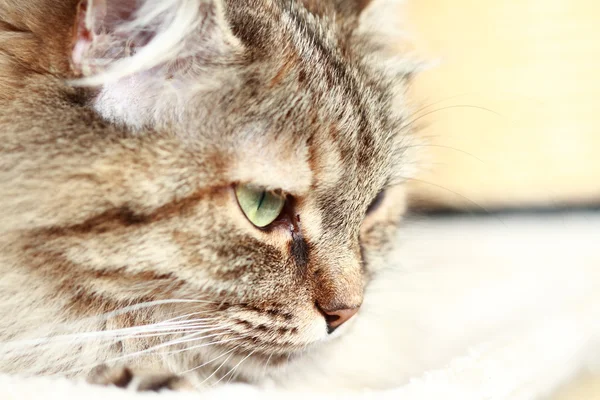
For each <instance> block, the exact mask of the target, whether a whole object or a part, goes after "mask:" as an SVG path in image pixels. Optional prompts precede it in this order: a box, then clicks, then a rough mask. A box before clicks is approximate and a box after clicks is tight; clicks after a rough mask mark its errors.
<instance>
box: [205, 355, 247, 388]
mask: <svg viewBox="0 0 600 400" xmlns="http://www.w3.org/2000/svg"><path fill="white" fill-rule="evenodd" d="M255 352H256V350H253V351H252V352H250V354H248V355H247V356H246V357H244V358H243V359H242V360H241V361H240V362H239V363H237V364H236V365H235V366H234V367H233V368H232V369H231V370H230V371H229V372H228V373H226V374H225V375H223V376H222V377H221V379H219V380H218V381H217V382H215V383H213V385H212V386H215V385H217V384H218V383H219V382H221V381H222V380H223V379H225V378H226V377H227V375H230V374H231V376H230V377H229V379H228V380H227V383H229V382H231V379H232V378H233V376H234V373H235V371H236V370H237V369H238V367H239V366H240V365H242V363H243V362H244V361H246V360H247V359H248V358H249V357H250V356H252V354H254V353H255Z"/></svg>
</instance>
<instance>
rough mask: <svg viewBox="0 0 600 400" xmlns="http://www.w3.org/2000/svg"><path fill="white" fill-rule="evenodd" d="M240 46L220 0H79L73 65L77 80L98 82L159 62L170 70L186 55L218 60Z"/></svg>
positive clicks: (104, 82) (117, 78)
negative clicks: (80, 0) (230, 27)
mask: <svg viewBox="0 0 600 400" xmlns="http://www.w3.org/2000/svg"><path fill="white" fill-rule="evenodd" d="M240 46H241V45H240V43H239V41H238V40H237V39H236V38H235V37H234V36H233V34H232V33H231V31H230V29H229V27H228V24H227V22H226V20H225V16H224V12H223V7H222V5H221V3H220V0H83V1H82V2H81V3H80V5H79V12H78V17H77V21H76V22H75V40H74V45H73V51H72V67H73V69H74V71H75V72H77V73H79V75H80V76H82V77H83V79H82V80H80V81H79V84H83V85H102V84H106V83H110V82H114V81H117V80H119V79H121V78H124V77H128V76H131V75H134V74H136V73H140V72H145V71H149V70H155V69H156V68H157V67H159V68H162V69H164V70H165V71H169V74H172V73H173V71H172V70H171V69H172V68H173V67H174V66H177V68H184V67H185V65H184V64H185V63H183V62H182V60H185V59H188V60H191V59H192V58H193V59H194V61H195V62H196V63H201V62H202V61H205V62H213V61H221V60H220V59H221V58H222V57H226V56H227V55H228V54H230V52H234V51H236V49H237V50H239V47H240Z"/></svg>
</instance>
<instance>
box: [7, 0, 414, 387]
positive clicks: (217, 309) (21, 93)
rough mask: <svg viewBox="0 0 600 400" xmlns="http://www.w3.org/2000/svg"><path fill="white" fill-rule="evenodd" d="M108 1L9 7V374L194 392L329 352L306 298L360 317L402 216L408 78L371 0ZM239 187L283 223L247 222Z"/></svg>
mask: <svg viewBox="0 0 600 400" xmlns="http://www.w3.org/2000/svg"><path fill="white" fill-rule="evenodd" d="M111 1H112V0H108V7H109V9H110V5H111ZM115 1H116V0H115ZM49 3H52V6H49ZM99 3H102V2H98V1H95V2H91V1H89V2H88V3H83V4H82V7H79V8H78V4H77V2H76V1H66V2H61V4H57V3H56V2H49V1H46V0H28V1H26V2H24V4H25V6H23V5H22V4H23V2H16V1H13V0H8V1H7V0H3V1H0V87H1V88H2V89H3V93H2V95H0V128H1V129H0V135H1V140H0V210H1V212H0V273H1V278H0V310H1V311H0V314H1V315H2V316H3V318H2V321H1V322H0V340H1V343H0V370H2V371H4V372H13V373H14V372H19V373H26V374H64V375H81V374H86V373H88V372H89V371H90V370H91V369H92V368H93V367H94V366H97V365H99V364H108V365H115V366H119V365H129V366H133V367H136V368H143V369H150V370H152V371H159V372H166V371H168V372H171V373H181V374H183V373H185V372H190V373H191V372H192V371H193V372H194V373H191V374H190V375H191V376H192V377H193V378H194V379H196V383H198V384H201V383H204V382H208V381H216V380H225V379H227V380H228V379H231V378H236V379H245V380H258V379H260V378H263V377H264V376H265V375H266V376H268V375H271V374H275V373H276V372H277V371H278V370H280V369H281V368H282V367H283V366H285V365H286V363H287V362H288V361H289V360H290V359H293V358H297V357H299V356H301V355H302V354H303V353H304V352H307V351H309V350H310V351H318V347H319V345H320V344H321V343H322V342H326V341H328V340H330V336H329V335H328V334H327V329H326V325H325V321H324V319H323V317H322V316H321V315H320V313H319V311H318V310H317V309H316V308H315V301H319V302H320V303H328V304H330V305H332V306H336V305H339V306H344V307H353V306H358V305H360V304H361V302H362V298H363V289H364V286H365V284H366V283H367V280H368V279H367V278H368V276H369V275H370V274H371V273H373V272H374V271H375V270H376V269H377V265H378V264H379V263H380V261H381V259H382V258H383V257H384V256H385V252H386V251H387V250H388V249H389V245H390V243H391V241H390V240H391V238H393V237H394V234H395V230H396V228H397V226H398V224H399V221H400V218H401V215H402V213H403V210H404V201H403V190H402V183H403V182H404V180H405V178H406V177H407V174H408V173H409V171H410V170H411V169H412V164H413V159H412V156H411V154H410V149H411V148H412V146H411V143H412V139H411V136H410V130H411V127H410V126H409V125H407V122H406V121H407V111H406V110H405V109H404V108H398V109H396V108H394V107H393V105H394V104H395V103H394V102H395V100H397V96H398V95H401V94H402V92H403V88H404V87H405V83H406V80H407V79H408V77H409V75H410V72H412V68H410V63H407V62H404V61H402V62H401V63H394V65H396V67H394V68H390V65H392V64H390V63H387V64H381V65H385V68H380V64H379V63H378V62H375V60H378V59H380V58H379V57H380V56H381V55H382V54H383V53H384V52H383V51H382V48H381V43H382V41H381V37H380V36H378V35H371V34H370V33H368V32H370V31H364V29H363V28H362V27H363V22H364V21H362V20H361V18H360V15H361V14H360V13H361V12H363V10H364V9H365V6H366V4H365V3H364V2H360V1H356V2H337V1H331V2H313V1H308V0H305V1H301V0H297V1H289V0H252V1H245V2H239V1H234V0H231V1H225V2H223V3H220V2H218V1H217V0H170V1H162V2H158V1H157V0H147V1H145V2H127V1H126V2H121V3H119V4H121V5H123V4H135V5H137V6H139V8H135V9H132V10H129V11H131V12H129V13H128V14H127V15H129V16H130V17H129V18H126V20H125V21H124V22H122V23H121V22H120V21H119V20H114V19H110V13H108V14H106V15H108V16H106V15H104V16H102V15H101V14H98V15H96V14H94V13H95V12H97V11H98V9H97V8H94V7H99V6H98V4H99ZM163 6H164V7H163ZM157 7H158V8H157ZM371 7H372V6H368V8H367V9H366V10H364V12H365V13H367V11H368V13H367V14H369V15H370V14H373V11H371ZM25 9H26V10H25ZM48 9H50V10H52V15H53V20H52V21H45V20H44V12H45V11H46V10H48ZM82 12H83V13H84V14H83V15H84V17H85V19H84V20H83V21H81V18H82V14H81V13H82ZM117 14H118V15H123V14H122V13H117ZM367 14H365V15H367ZM131 16H132V17H131ZM78 18H80V20H78ZM102 18H104V19H102ZM50 22H52V26H54V25H57V26H60V27H63V28H60V29H59V28H50V27H49V23H50ZM81 23H84V25H80V24H81ZM364 23H365V24H366V23H367V22H364ZM97 24H100V25H101V26H102V28H101V29H97ZM102 24H104V25H102ZM81 26H87V27H88V28H90V29H91V31H92V32H103V33H104V34H105V35H107V36H105V37H104V41H102V37H96V38H95V39H94V38H92V40H91V42H89V41H88V42H85V43H81V42H80V39H81V37H80V36H79V33H80V31H79V29H80V28H81ZM73 27H75V28H73ZM53 29H54V30H53ZM153 29H154V30H153ZM78 32H79V33H78ZM136 32H138V33H139V32H146V34H148V32H150V33H149V36H148V37H145V36H144V37H143V38H142V39H139V38H140V36H136ZM125 33H126V34H127V35H128V36H127V37H132V38H133V39H132V40H133V41H134V42H135V41H136V40H138V39H139V43H134V44H135V47H136V48H135V51H132V52H128V51H125V50H126V49H127V46H129V45H130V44H131V43H127V42H123V40H122V38H123V37H124V34H125ZM15 37H17V38H20V40H22V46H21V47H15V46H14V45H13V44H11V43H14V41H13V42H11V40H14V38H15ZM136 38H138V39H136ZM94 40H96V41H94ZM65 43H68V44H69V45H66V44H65ZM34 48H47V49H50V50H51V54H50V55H49V56H48V57H47V59H43V60H38V59H36V58H35V57H33V56H32V54H31V52H32V49H34ZM112 56H114V57H113V58H111V57H112ZM69 59H70V60H71V63H69ZM72 68H74V69H72ZM81 78H83V79H82V80H81ZM76 79H79V80H78V83H79V85H78V86H75V87H73V86H72V85H70V84H68V83H66V82H67V81H69V82H73V81H74V80H76ZM92 84H93V85H98V84H100V86H99V87H93V88H89V87H87V85H92ZM84 86H85V87H84ZM239 182H242V183H253V184H257V185H261V186H264V187H266V188H269V189H278V190H282V191H284V192H285V193H287V194H288V195H289V196H291V197H293V199H294V202H293V205H292V207H293V210H292V212H291V215H292V217H293V218H295V222H294V225H293V227H292V225H290V226H282V227H281V229H279V228H278V229H273V230H270V231H262V230H259V229H256V228H255V227H254V226H252V225H251V224H250V223H249V222H248V221H247V220H246V219H245V217H244V216H243V214H242V213H241V211H240V209H239V207H238V205H237V202H236V200H235V197H234V195H233V191H232V185H233V184H234V183H239ZM384 190H385V197H384V200H383V203H382V204H381V205H380V206H379V207H377V209H376V210H375V211H374V212H372V213H370V214H369V215H367V216H366V212H367V209H368V207H369V205H370V204H371V203H372V202H373V200H374V199H375V198H376V196H377V195H378V193H380V192H382V191H384ZM298 243H300V244H302V246H301V247H302V249H303V250H302V253H303V255H302V257H300V256H299V255H298V254H299V252H298V251H297V247H294V246H295V245H294V244H296V245H297V244H298ZM343 330H344V329H343V328H342V329H341V330H340V331H342V333H343ZM336 335H337V333H336Z"/></svg>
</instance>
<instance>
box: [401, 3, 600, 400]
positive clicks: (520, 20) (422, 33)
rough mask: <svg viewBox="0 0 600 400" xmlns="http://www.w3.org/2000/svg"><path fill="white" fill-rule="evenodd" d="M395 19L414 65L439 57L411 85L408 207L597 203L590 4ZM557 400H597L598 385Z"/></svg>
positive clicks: (595, 54) (415, 12)
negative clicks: (416, 133) (412, 172)
mask: <svg viewBox="0 0 600 400" xmlns="http://www.w3.org/2000/svg"><path fill="white" fill-rule="evenodd" d="M405 13H406V14H405V16H404V18H405V21H406V25H407V27H408V28H407V31H408V35H409V36H410V40H411V41H412V42H413V43H414V47H415V48H416V49H418V51H419V54H420V56H422V57H424V58H426V59H428V60H437V65H436V66H434V67H433V68H431V69H429V70H428V71H426V72H424V73H421V74H420V75H419V76H418V77H417V79H416V82H415V84H414V86H413V87H412V93H411V96H412V99H413V102H414V108H415V109H416V110H417V114H416V116H415V118H416V119H418V122H419V123H420V124H421V125H422V130H421V133H420V134H421V135H422V136H423V137H424V138H426V139H427V145H426V146H424V147H423V149H422V150H423V152H424V154H425V158H424V160H423V166H424V169H423V172H422V173H421V175H420V176H418V180H416V181H415V182H414V183H413V184H412V186H411V194H412V199H413V204H416V205H417V206H418V207H432V208H434V209H435V208H443V209H447V208H451V209H453V208H457V209H467V210H479V211H486V210H494V209H504V208H512V207H519V208H522V207H535V208H539V207H569V206H577V205H592V206H594V205H595V206H597V205H600V107H599V103H600V3H598V2H595V1H592V0H520V1H516V0H509V1H491V0H487V1H486V0H484V1H468V0H407V3H406V10H405ZM555 399H556V400H575V399H582V400H583V399H585V400H588V399H600V379H598V378H594V377H592V376H589V375H586V376H583V377H580V378H579V379H577V380H575V381H574V382H573V383H571V384H570V385H567V386H566V387H564V388H563V389H562V390H561V391H560V392H559V393H558V394H557V396H556V397H555Z"/></svg>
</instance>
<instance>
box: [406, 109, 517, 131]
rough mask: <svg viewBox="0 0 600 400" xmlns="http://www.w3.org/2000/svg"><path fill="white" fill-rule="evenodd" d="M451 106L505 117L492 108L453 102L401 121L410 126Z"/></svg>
mask: <svg viewBox="0 0 600 400" xmlns="http://www.w3.org/2000/svg"><path fill="white" fill-rule="evenodd" d="M453 108H472V109H476V110H482V111H487V112H489V113H491V114H494V115H496V116H498V117H501V118H505V117H504V116H503V115H502V114H500V113H498V112H496V111H494V110H491V109H489V108H486V107H481V106H474V105H471V104H455V105H451V106H446V107H441V108H436V109H435V110H431V111H428V112H426V113H423V114H421V115H417V116H415V117H414V118H413V119H411V120H408V121H406V122H405V123H403V125H404V126H405V127H408V126H411V125H413V124H415V123H416V122H417V121H419V120H421V119H423V118H424V117H426V116H428V115H431V114H433V113H436V112H438V111H444V110H449V109H453Z"/></svg>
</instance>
